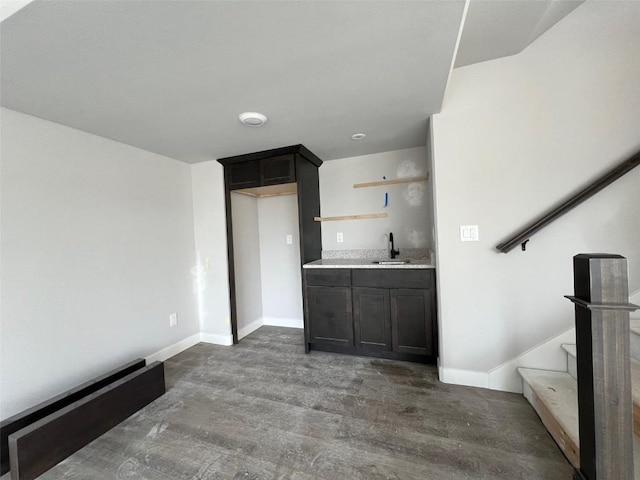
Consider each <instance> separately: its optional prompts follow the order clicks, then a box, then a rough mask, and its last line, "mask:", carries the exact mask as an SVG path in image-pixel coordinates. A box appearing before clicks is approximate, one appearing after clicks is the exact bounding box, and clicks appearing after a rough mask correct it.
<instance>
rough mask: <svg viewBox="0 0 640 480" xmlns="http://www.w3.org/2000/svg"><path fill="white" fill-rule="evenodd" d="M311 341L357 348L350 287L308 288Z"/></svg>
mask: <svg viewBox="0 0 640 480" xmlns="http://www.w3.org/2000/svg"><path fill="white" fill-rule="evenodd" d="M306 306H307V312H308V319H309V330H310V336H309V342H310V343H329V344H333V345H343V346H352V345H353V315H352V313H351V288H350V287H307V305H306Z"/></svg>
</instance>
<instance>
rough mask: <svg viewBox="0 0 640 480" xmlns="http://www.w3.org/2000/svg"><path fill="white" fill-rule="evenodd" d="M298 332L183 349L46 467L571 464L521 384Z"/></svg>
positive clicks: (218, 469) (457, 472) (128, 475)
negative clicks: (505, 389)
mask: <svg viewBox="0 0 640 480" xmlns="http://www.w3.org/2000/svg"><path fill="white" fill-rule="evenodd" d="M302 345H303V340H302V331H301V330H296V329H288V328H278V327H262V328H260V329H259V330H257V331H256V332H254V333H252V334H251V335H249V336H248V337H246V338H244V339H243V340H241V342H240V344H239V345H236V346H234V347H222V346H216V345H209V344H204V343H201V344H198V345H196V346H194V347H193V348H190V349H189V350H186V351H184V352H182V353H181V354H179V355H176V356H175V357H173V358H171V359H170V360H168V361H167V362H166V363H165V366H166V375H167V388H168V391H167V393H166V394H165V395H164V396H163V397H161V398H160V399H158V400H156V401H155V402H153V403H152V404H151V405H149V406H148V407H146V408H144V409H143V410H141V411H140V412H138V413H137V414H135V415H133V416H132V417H130V418H129V419H127V420H126V421H124V422H123V423H122V424H120V425H119V426H118V427H116V428H114V429H113V430H111V431H109V432H108V433H106V434H105V435H103V436H102V437H100V438H98V439H97V440H95V441H94V442H92V443H91V444H89V445H87V446H86V447H85V448H83V449H82V450H80V451H79V452H77V453H76V454H74V455H73V456H71V457H69V458H68V459H67V460H65V461H64V462H62V463H61V464H59V465H58V466H56V467H55V468H53V469H52V470H50V471H49V472H47V473H46V474H44V475H43V476H41V477H40V478H41V479H46V480H51V479H78V480H80V479H82V480H93V479H95V480H105V479H140V480H143V479H149V480H156V479H157V480H178V479H180V480H208V479H212V480H213V479H215V480H218V479H234V480H239V479H241V480H262V479H291V480H294V479H295V480H307V479H326V480H343V479H344V480H359V479H362V480H376V479H395V480H411V479H416V480H431V479H433V480H447V479H452V480H457V479H461V480H462V479H492V480H496V479H508V480H516V479H527V480H534V479H549V480H560V479H567V480H569V479H570V478H571V474H572V470H571V468H570V465H569V463H568V462H567V461H566V459H565V458H564V457H563V455H562V453H561V452H560V451H559V450H558V448H557V447H556V445H555V443H554V442H553V440H552V439H551V437H550V436H549V435H548V434H547V432H546V430H545V428H544V427H543V425H542V424H541V422H540V420H539V419H538V417H537V416H536V414H535V413H534V412H533V410H532V409H531V407H530V406H529V405H528V404H527V403H526V401H525V400H524V398H523V397H522V396H521V395H516V394H509V393H502V392H494V391H489V390H484V389H476V388H470V387H459V386H452V385H446V384H443V383H440V382H439V381H438V379H437V371H436V369H435V367H433V366H428V365H420V364H413V363H407V362H398V361H391V360H378V359H372V358H364V357H353V356H345V355H338V354H332V353H324V352H312V353H311V354H309V355H305V353H304V348H303V346H302Z"/></svg>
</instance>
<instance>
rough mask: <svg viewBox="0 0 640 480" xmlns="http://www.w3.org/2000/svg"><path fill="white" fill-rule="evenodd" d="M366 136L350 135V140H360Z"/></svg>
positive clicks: (361, 134) (360, 134)
mask: <svg viewBox="0 0 640 480" xmlns="http://www.w3.org/2000/svg"><path fill="white" fill-rule="evenodd" d="M365 137H366V135H365V134H364V133H354V134H353V135H351V140H362V139H363V138H365Z"/></svg>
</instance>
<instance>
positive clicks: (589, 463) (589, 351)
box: [567, 254, 638, 480]
mask: <svg viewBox="0 0 640 480" xmlns="http://www.w3.org/2000/svg"><path fill="white" fill-rule="evenodd" d="M573 272H574V292H575V295H574V296H567V298H569V299H570V300H571V301H572V302H573V303H574V304H575V311H576V349H577V362H578V409H579V420H578V423H579V427H580V469H579V470H576V472H575V475H574V480H627V479H632V478H633V416H632V415H633V413H632V400H631V372H630V357H629V355H630V352H629V333H630V332H629V313H630V312H632V311H634V310H636V309H637V308H638V307H637V306H636V305H632V304H630V303H629V284H628V278H627V259H626V258H624V257H622V256H620V255H609V254H580V255H576V256H575V257H573Z"/></svg>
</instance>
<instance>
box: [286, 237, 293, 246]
mask: <svg viewBox="0 0 640 480" xmlns="http://www.w3.org/2000/svg"><path fill="white" fill-rule="evenodd" d="M292 244H293V235H287V245H292Z"/></svg>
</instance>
